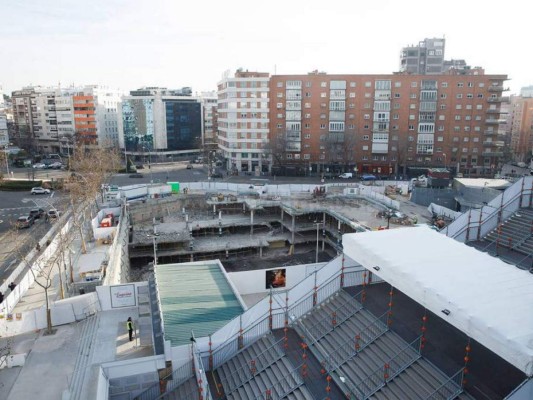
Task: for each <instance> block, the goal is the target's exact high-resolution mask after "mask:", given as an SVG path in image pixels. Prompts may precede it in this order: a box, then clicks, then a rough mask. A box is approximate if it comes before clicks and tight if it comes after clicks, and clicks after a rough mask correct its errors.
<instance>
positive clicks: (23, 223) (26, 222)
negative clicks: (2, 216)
mask: <svg viewBox="0 0 533 400" xmlns="http://www.w3.org/2000/svg"><path fill="white" fill-rule="evenodd" d="M33 223H34V219H33V218H32V217H30V216H29V215H28V216H23V217H19V218H18V219H17V221H16V222H15V226H16V227H17V229H23V228H29V227H30V226H32V225H33Z"/></svg>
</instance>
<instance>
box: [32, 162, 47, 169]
mask: <svg viewBox="0 0 533 400" xmlns="http://www.w3.org/2000/svg"><path fill="white" fill-rule="evenodd" d="M33 168H35V169H45V168H46V164H43V163H37V164H33Z"/></svg>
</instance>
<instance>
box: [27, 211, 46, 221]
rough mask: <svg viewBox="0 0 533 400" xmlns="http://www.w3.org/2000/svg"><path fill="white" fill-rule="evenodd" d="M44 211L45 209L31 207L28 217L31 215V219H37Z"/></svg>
mask: <svg viewBox="0 0 533 400" xmlns="http://www.w3.org/2000/svg"><path fill="white" fill-rule="evenodd" d="M44 213H45V211H44V210H43V209H42V208H33V209H31V210H30V217H33V219H39V218H41V217H42V216H43V215H44Z"/></svg>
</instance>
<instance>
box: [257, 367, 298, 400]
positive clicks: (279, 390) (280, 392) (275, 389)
mask: <svg viewBox="0 0 533 400" xmlns="http://www.w3.org/2000/svg"><path fill="white" fill-rule="evenodd" d="M302 365H303V364H302ZM302 365H299V366H298V367H296V368H294V369H293V370H292V371H290V372H289V373H288V374H287V375H286V376H285V377H284V378H283V379H280V380H279V381H278V382H276V383H275V384H274V385H273V386H271V387H270V388H268V389H266V390H265V393H261V394H260V395H259V396H256V397H254V398H253V400H261V399H264V400H279V399H282V398H284V397H285V396H287V395H288V394H289V393H291V392H293V391H294V390H295V389H296V388H298V387H300V386H301V385H302V384H303V381H302V378H301V377H300V373H299V370H300V368H301V367H302Z"/></svg>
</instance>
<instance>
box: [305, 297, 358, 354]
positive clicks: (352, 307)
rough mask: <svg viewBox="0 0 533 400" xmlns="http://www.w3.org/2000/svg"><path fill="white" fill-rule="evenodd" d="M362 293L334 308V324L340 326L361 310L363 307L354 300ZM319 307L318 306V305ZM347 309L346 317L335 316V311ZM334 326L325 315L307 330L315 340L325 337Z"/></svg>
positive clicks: (329, 317) (328, 316)
mask: <svg viewBox="0 0 533 400" xmlns="http://www.w3.org/2000/svg"><path fill="white" fill-rule="evenodd" d="M362 293H363V291H360V292H358V293H356V294H355V295H353V296H350V300H347V301H345V302H344V303H342V304H341V305H340V306H338V307H336V308H334V310H333V311H332V313H335V314H336V323H337V325H340V324H342V323H343V322H344V321H346V320H347V319H349V318H351V317H352V316H353V315H354V314H356V313H357V312H358V311H359V310H361V309H362V308H363V305H362V304H361V303H360V302H359V301H357V300H356V299H357V298H358V297H360V296H361V294H362ZM352 300H353V302H352ZM319 306H320V305H319ZM346 306H349V307H348V311H349V315H348V317H342V316H340V315H338V314H337V311H339V310H341V309H343V308H345V307H346ZM333 328H334V326H333V324H332V323H331V315H326V316H324V318H322V319H321V320H319V321H317V322H316V323H315V324H314V326H313V327H312V328H310V329H309V331H310V333H311V334H313V335H312V336H313V337H315V338H316V340H320V339H322V338H323V337H324V336H326V335H327V334H328V333H329V332H331V331H332V330H333ZM312 344H313V343H308V345H309V346H311V345H312Z"/></svg>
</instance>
